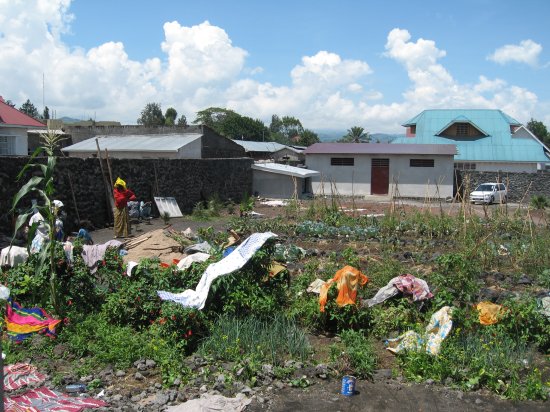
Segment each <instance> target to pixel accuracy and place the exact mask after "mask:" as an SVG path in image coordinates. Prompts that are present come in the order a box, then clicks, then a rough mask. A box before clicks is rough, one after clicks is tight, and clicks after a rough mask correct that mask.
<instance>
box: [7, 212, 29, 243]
mask: <svg viewBox="0 0 550 412" xmlns="http://www.w3.org/2000/svg"><path fill="white" fill-rule="evenodd" d="M31 214H32V211H31V212H27V213H23V214H21V215H19V216H17V220H16V221H15V229H14V230H13V237H12V239H11V243H10V246H11V244H13V241H14V240H15V235H16V233H17V231H18V230H19V229H21V228H22V227H23V225H25V223H26V222H27V219H28V217H29V216H30V215H31Z"/></svg>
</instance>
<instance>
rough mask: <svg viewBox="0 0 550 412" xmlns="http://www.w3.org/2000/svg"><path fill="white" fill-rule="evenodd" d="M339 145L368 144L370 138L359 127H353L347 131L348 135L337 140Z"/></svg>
mask: <svg viewBox="0 0 550 412" xmlns="http://www.w3.org/2000/svg"><path fill="white" fill-rule="evenodd" d="M338 142H340V143H368V142H370V136H369V133H368V132H365V129H364V128H362V127H359V126H353V127H352V128H350V129H348V133H347V134H346V135H345V136H344V137H342V138H341V139H340V140H338Z"/></svg>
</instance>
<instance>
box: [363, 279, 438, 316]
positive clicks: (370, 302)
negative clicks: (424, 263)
mask: <svg viewBox="0 0 550 412" xmlns="http://www.w3.org/2000/svg"><path fill="white" fill-rule="evenodd" d="M399 292H402V293H403V295H405V296H412V300H413V301H414V302H416V301H419V300H426V299H430V298H432V297H433V294H432V293H431V292H430V287H429V286H428V284H427V283H426V281H424V280H422V279H420V278H417V277H415V276H413V275H410V274H404V275H399V276H396V277H394V278H393V279H392V280H390V281H389V282H388V284H387V285H386V286H384V287H382V288H380V289H379V290H378V292H377V293H376V295H374V297H373V298H371V299H366V300H364V301H363V305H366V306H368V307H369V308H370V307H371V306H374V305H378V304H379V303H382V302H384V301H385V300H387V299H389V298H391V297H393V296H395V295H397V294H398V293H399Z"/></svg>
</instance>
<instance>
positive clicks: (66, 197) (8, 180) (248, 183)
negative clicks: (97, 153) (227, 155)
mask: <svg viewBox="0 0 550 412" xmlns="http://www.w3.org/2000/svg"><path fill="white" fill-rule="evenodd" d="M27 161H28V158H24V157H2V158H1V159H0V232H1V233H4V234H6V235H11V231H12V229H11V228H12V217H11V216H10V215H9V213H8V212H9V210H10V208H11V202H12V199H13V196H14V195H15V193H17V191H18V190H19V188H20V187H21V185H22V184H24V183H25V182H26V181H27V180H28V178H29V176H30V175H27V176H26V177H25V178H24V179H22V182H16V180H15V178H16V176H17V173H18V172H19V171H20V170H21V169H22V167H23V166H24V165H25V164H26V162H27ZM252 162H253V161H252V159H248V158H235V159H190V160H188V159H154V160H153V159H111V169H112V173H113V179H116V178H117V176H120V177H121V178H123V179H124V180H125V181H126V183H127V185H128V187H129V188H130V189H132V190H133V191H134V192H135V193H136V195H137V197H138V199H139V200H142V199H150V200H153V199H152V198H153V196H154V195H156V192H155V188H156V187H157V186H158V195H159V196H172V197H175V198H176V200H177V202H178V205H179V207H180V209H181V210H182V212H184V213H189V212H191V211H192V210H193V207H194V206H195V204H196V203H197V202H199V201H200V200H207V199H209V198H211V197H212V196H213V195H215V194H217V195H218V196H219V198H220V199H221V200H228V199H232V200H233V201H234V202H236V203H238V202H240V201H241V200H242V198H243V196H244V195H245V194H246V193H251V192H252V170H251V167H250V166H251V165H252ZM104 169H105V174H107V169H106V164H105V161H104ZM155 176H156V177H155ZM55 178H56V181H55V188H56V195H55V198H56V199H59V200H61V201H62V202H63V203H64V204H65V209H66V211H67V215H68V219H67V222H66V225H67V226H68V228H67V230H68V231H73V230H75V229H76V226H78V224H77V221H76V208H75V204H74V202H73V199H72V195H71V185H70V180H72V186H73V189H74V194H75V197H76V207H77V208H78V212H79V215H80V219H81V220H88V221H90V222H91V223H92V224H93V226H95V227H96V228H101V227H105V226H106V225H107V223H108V221H109V213H108V208H107V199H106V192H105V185H104V183H103V179H102V177H101V170H100V165H99V160H98V159H93V158H90V159H78V158H58V165H57V168H56V173H55ZM35 197H36V196H35ZM26 204H30V199H27V202H26Z"/></svg>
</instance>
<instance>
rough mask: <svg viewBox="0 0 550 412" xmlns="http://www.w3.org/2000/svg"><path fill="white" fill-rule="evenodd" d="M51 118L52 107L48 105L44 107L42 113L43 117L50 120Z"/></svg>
mask: <svg viewBox="0 0 550 412" xmlns="http://www.w3.org/2000/svg"><path fill="white" fill-rule="evenodd" d="M49 118H50V109H49V108H48V106H46V107H44V112H43V113H42V119H44V120H48V119H49Z"/></svg>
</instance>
